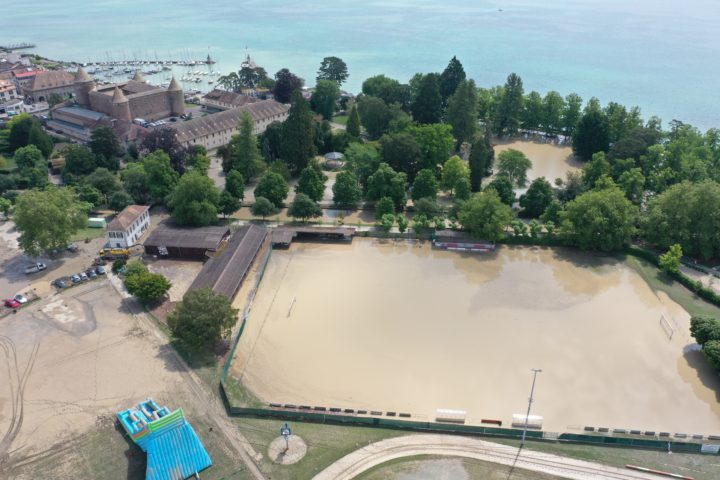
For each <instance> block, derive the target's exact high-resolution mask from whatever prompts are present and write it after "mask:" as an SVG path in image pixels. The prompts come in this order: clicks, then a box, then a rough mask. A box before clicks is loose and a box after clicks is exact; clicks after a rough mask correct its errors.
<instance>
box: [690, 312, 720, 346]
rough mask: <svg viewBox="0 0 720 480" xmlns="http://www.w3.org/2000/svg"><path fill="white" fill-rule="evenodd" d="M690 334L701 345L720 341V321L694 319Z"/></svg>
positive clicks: (703, 318)
mask: <svg viewBox="0 0 720 480" xmlns="http://www.w3.org/2000/svg"><path fill="white" fill-rule="evenodd" d="M690 334H691V335H692V336H693V338H694V339H695V341H696V342H697V343H698V344H699V345H705V344H706V343H707V342H712V341H717V340H720V321H718V320H717V319H715V318H709V317H692V318H691V319H690Z"/></svg>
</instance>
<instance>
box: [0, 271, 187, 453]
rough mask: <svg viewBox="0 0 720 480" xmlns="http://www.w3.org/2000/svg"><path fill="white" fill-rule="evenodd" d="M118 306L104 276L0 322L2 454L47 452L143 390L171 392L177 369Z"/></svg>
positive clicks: (167, 395)
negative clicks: (14, 394)
mask: <svg viewBox="0 0 720 480" xmlns="http://www.w3.org/2000/svg"><path fill="white" fill-rule="evenodd" d="M121 305H122V303H121V300H120V298H119V297H118V295H117V293H116V292H115V290H114V289H113V288H112V286H111V285H110V284H109V281H108V280H107V279H102V280H98V281H94V282H90V283H88V284H86V285H83V286H81V287H76V288H74V289H71V290H68V291H65V292H63V293H62V294H58V295H55V296H52V297H50V298H48V299H45V300H43V301H40V302H39V303H38V304H37V305H34V306H32V307H30V308H27V309H23V310H21V311H20V312H18V314H17V315H13V316H11V317H8V318H6V319H4V320H3V321H0V339H1V340H2V343H3V346H4V347H5V352H3V350H0V358H2V362H3V363H6V362H7V363H8V365H9V368H8V369H6V368H2V369H0V432H2V434H3V435H5V434H6V431H8V429H10V430H11V435H9V436H8V437H7V438H6V439H5V440H6V443H5V450H6V451H5V452H3V451H0V458H1V457H2V456H3V454H4V453H10V455H11V458H12V457H13V456H21V457H24V456H27V455H29V454H31V453H34V452H38V451H44V450H46V449H48V448H50V447H51V446H53V445H56V444H59V443H61V442H63V441H64V440H67V439H70V438H73V437H75V436H77V435H79V434H82V433H83V432H85V431H87V430H89V429H90V428H92V427H93V425H95V423H96V422H98V421H107V419H108V418H110V419H111V420H110V421H112V415H113V414H114V413H115V412H117V411H118V410H120V409H123V408H127V407H128V406H130V405H132V404H134V403H137V402H138V401H140V400H142V399H144V398H146V397H148V396H153V397H156V398H157V400H158V401H160V402H166V401H169V400H171V399H172V394H171V392H173V391H176V390H177V389H178V386H179V385H180V382H181V380H180V377H179V374H178V373H177V372H175V371H173V370H172V369H169V368H168V366H167V365H166V364H165V362H164V361H163V359H162V358H161V357H160V356H159V351H160V346H159V345H157V344H156V343H153V342H152V341H151V339H149V338H146V335H145V332H144V330H143V329H142V328H140V327H139V325H138V323H137V320H136V319H135V318H133V317H132V316H130V315H128V314H127V313H126V312H125V310H124V308H123V307H122V306H121ZM13 351H14V352H16V353H17V363H16V362H15V360H14V358H13V353H12V352H13ZM23 381H26V382H27V383H26V384H25V385H24V389H23V388H20V387H21V385H22V382H23ZM18 390H20V391H22V392H23V395H21V396H20V397H19V400H18V401H15V402H13V401H12V392H13V391H15V392H17V391H18ZM173 406H174V407H177V406H180V405H173ZM14 407H16V408H17V410H16V411H13V408H14ZM13 425H15V426H16V428H17V432H16V433H14V434H12V429H11V427H12V426H13Z"/></svg>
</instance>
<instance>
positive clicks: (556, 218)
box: [540, 200, 562, 226]
mask: <svg viewBox="0 0 720 480" xmlns="http://www.w3.org/2000/svg"><path fill="white" fill-rule="evenodd" d="M561 211H562V204H561V203H560V202H558V201H557V200H553V201H551V202H550V204H549V205H548V206H547V208H545V211H544V212H543V214H542V215H540V220H542V221H543V223H545V224H548V223H552V224H553V226H555V225H558V224H559V223H560V212H561Z"/></svg>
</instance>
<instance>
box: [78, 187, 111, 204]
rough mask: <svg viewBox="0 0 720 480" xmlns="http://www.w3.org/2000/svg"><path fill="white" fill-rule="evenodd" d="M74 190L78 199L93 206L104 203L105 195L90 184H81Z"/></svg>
mask: <svg viewBox="0 0 720 480" xmlns="http://www.w3.org/2000/svg"><path fill="white" fill-rule="evenodd" d="M75 191H76V192H77V195H78V199H80V201H81V202H85V203H89V204H90V205H92V206H93V207H97V206H99V205H102V204H103V203H105V195H103V193H102V192H101V191H100V190H98V189H97V188H95V187H93V186H91V185H87V184H82V185H80V186H79V187H77V188H76V189H75Z"/></svg>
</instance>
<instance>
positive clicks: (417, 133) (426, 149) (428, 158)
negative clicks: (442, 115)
mask: <svg viewBox="0 0 720 480" xmlns="http://www.w3.org/2000/svg"><path fill="white" fill-rule="evenodd" d="M407 132H408V133H410V134H411V135H412V136H413V137H415V141H416V142H417V145H418V147H419V148H420V152H421V154H422V161H421V167H420V168H430V169H433V170H434V169H436V168H437V167H438V165H443V164H444V163H445V162H446V161H447V159H448V158H450V152H452V149H453V146H454V145H455V139H454V138H453V136H452V127H451V126H450V125H444V124H441V123H432V124H428V125H413V126H410V127H409V128H408V129H407Z"/></svg>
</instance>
